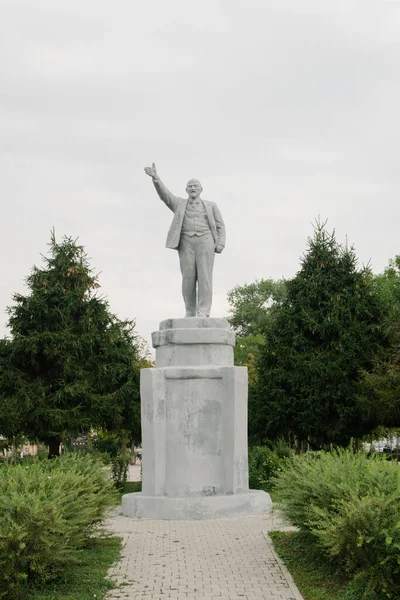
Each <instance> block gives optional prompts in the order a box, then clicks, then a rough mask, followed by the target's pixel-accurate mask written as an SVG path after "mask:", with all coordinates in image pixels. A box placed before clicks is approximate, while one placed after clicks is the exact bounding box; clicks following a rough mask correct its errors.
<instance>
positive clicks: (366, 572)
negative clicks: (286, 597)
mask: <svg viewBox="0 0 400 600" xmlns="http://www.w3.org/2000/svg"><path fill="white" fill-rule="evenodd" d="M275 491H276V494H277V496H278V498H279V499H280V500H282V501H283V504H282V510H283V512H284V514H285V515H286V516H287V517H288V519H289V520H290V521H291V522H292V523H293V524H294V525H296V526H297V527H299V528H300V529H301V530H302V531H304V532H306V533H307V534H308V536H309V540H310V543H314V544H315V545H316V546H317V547H318V548H320V550H321V552H323V553H324V554H325V556H326V557H327V558H329V559H330V560H332V561H334V562H335V563H336V564H337V565H338V566H339V567H341V568H344V569H345V570H346V571H347V572H348V573H349V574H350V575H351V576H352V577H353V581H354V585H355V586H356V587H357V589H358V590H361V591H360V594H361V595H360V596H359V598H365V599H367V598H368V599H369V598H371V599H372V598H373V599H374V600H377V599H378V598H393V599H395V598H400V467H399V466H398V465H397V463H393V462H387V461H386V460H384V459H382V457H379V456H371V457H368V456H367V455H366V454H365V453H363V452H359V453H354V452H353V451H351V450H349V449H348V450H337V451H332V452H318V453H314V454H306V455H300V456H294V457H292V458H291V459H290V460H289V461H288V462H287V463H286V466H285V469H284V470H283V472H282V473H281V474H280V475H279V477H278V478H277V480H276V482H275Z"/></svg>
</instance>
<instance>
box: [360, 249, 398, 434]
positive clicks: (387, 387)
mask: <svg viewBox="0 0 400 600" xmlns="http://www.w3.org/2000/svg"><path fill="white" fill-rule="evenodd" d="M375 285H376V288H377V290H378V293H379V296H380V301H381V304H382V306H383V307H384V310H385V319H384V321H383V327H384V329H385V331H386V335H387V338H388V340H389V344H388V346H387V347H385V348H382V349H381V351H380V352H379V353H378V354H377V356H376V358H375V361H374V365H373V369H372V370H371V371H370V372H369V371H367V370H365V369H364V370H363V379H362V386H361V391H360V394H359V403H360V406H362V409H363V414H364V418H365V419H367V420H368V421H372V422H374V421H375V422H378V423H380V424H382V425H385V426H387V427H399V426H400V256H397V257H396V259H395V260H392V261H390V263H389V266H388V267H387V269H385V271H384V273H383V274H382V275H378V276H376V277H375Z"/></svg>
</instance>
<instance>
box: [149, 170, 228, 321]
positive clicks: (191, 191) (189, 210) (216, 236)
mask: <svg viewBox="0 0 400 600" xmlns="http://www.w3.org/2000/svg"><path fill="white" fill-rule="evenodd" d="M145 171H146V173H147V175H149V176H150V177H151V178H152V179H153V183H154V187H155V188H156V191H157V193H158V195H159V196H160V198H161V200H162V201H163V202H165V204H166V205H167V206H168V208H169V209H171V210H172V212H173V213H175V215H174V218H173V220H172V224H171V227H170V230H169V232H168V236H167V243H166V246H167V248H173V249H175V250H178V253H179V262H180V267H181V273H182V295H183V299H184V301H185V307H186V315H185V316H186V317H196V316H197V317H209V316H210V311H211V302H212V273H213V268H214V257H215V252H217V254H220V253H221V252H222V250H223V249H224V247H225V225H224V221H223V220H222V217H221V213H220V212H219V210H218V207H217V205H216V204H215V203H214V202H208V201H207V200H203V199H201V198H200V194H201V192H202V191H203V188H202V187H201V184H200V182H199V181H197V179H190V180H189V181H188V183H187V186H186V191H187V193H188V197H187V198H178V197H177V196H174V195H173V194H171V192H170V191H169V190H168V189H167V188H166V187H165V185H164V184H163V183H162V181H161V180H160V178H159V177H158V175H157V171H156V166H155V164H154V163H153V166H152V167H146V168H145ZM196 285H197V294H196Z"/></svg>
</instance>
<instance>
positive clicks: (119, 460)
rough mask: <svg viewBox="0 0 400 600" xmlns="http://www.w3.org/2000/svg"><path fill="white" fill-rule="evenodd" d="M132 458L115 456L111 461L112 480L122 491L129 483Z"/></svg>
mask: <svg viewBox="0 0 400 600" xmlns="http://www.w3.org/2000/svg"><path fill="white" fill-rule="evenodd" d="M130 462H131V457H130V456H127V455H125V456H115V457H114V458H113V459H112V461H111V469H112V478H113V481H114V484H115V486H116V488H117V489H122V488H123V487H124V486H125V484H126V482H127V481H128V471H129V465H130Z"/></svg>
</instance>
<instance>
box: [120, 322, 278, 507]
mask: <svg viewBox="0 0 400 600" xmlns="http://www.w3.org/2000/svg"><path fill="white" fill-rule="evenodd" d="M211 321H212V322H211ZM210 322H211V323H210ZM210 324H211V325H212V327H210ZM153 342H154V346H155V347H156V368H155V369H143V370H142V372H141V382H140V389H141V412H142V449H143V465H142V473H143V486H142V494H130V495H126V496H124V498H123V503H122V511H123V513H124V514H126V515H128V516H137V517H154V518H163V519H195V518H196V519H205V518H214V517H217V516H218V517H227V516H233V515H240V514H255V513H260V512H263V511H264V512H265V511H268V510H269V508H270V500H269V496H268V494H265V492H263V493H256V494H249V486H248V457H247V369H246V368H245V367H234V366H233V346H234V343H235V340H234V335H233V332H232V331H231V330H230V329H229V324H228V323H227V321H226V320H225V319H207V318H191V319H169V320H166V321H163V322H162V323H161V326H160V331H158V332H156V333H155V334H153Z"/></svg>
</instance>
